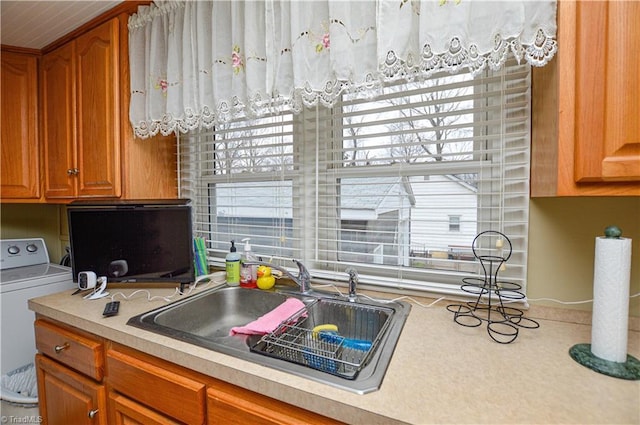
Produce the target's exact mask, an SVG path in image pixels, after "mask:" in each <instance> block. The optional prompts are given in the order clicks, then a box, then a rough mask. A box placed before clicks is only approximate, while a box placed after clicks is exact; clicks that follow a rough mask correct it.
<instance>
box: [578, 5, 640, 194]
mask: <svg viewBox="0 0 640 425" xmlns="http://www.w3.org/2000/svg"><path fill="white" fill-rule="evenodd" d="M576 8H577V9H576V12H577V13H576V18H577V26H576V28H577V30H576V31H577V33H576V108H575V110H576V121H577V124H576V127H575V130H576V135H575V137H576V142H577V143H576V151H575V160H576V163H575V180H576V182H579V183H582V182H591V181H596V182H599V181H640V29H638V23H640V2H634V1H607V2H602V1H598V2H577V3H576Z"/></svg>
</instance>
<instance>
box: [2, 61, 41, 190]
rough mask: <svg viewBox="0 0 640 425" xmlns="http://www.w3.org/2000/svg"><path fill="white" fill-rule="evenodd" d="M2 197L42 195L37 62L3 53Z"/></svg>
mask: <svg viewBox="0 0 640 425" xmlns="http://www.w3.org/2000/svg"><path fill="white" fill-rule="evenodd" d="M1 62H2V69H1V70H0V75H1V77H2V81H1V83H0V87H1V89H2V93H1V94H0V100H1V101H2V106H1V109H0V110H1V111H2V130H1V131H2V167H1V171H2V181H1V183H2V186H1V188H2V192H1V193H0V195H1V196H2V198H14V199H15V198H24V199H29V198H38V197H39V196H40V160H39V159H40V158H39V150H38V131H37V130H38V115H37V110H38V59H37V58H36V57H35V56H30V55H23V54H17V53H15V54H14V53H8V52H2V61H1Z"/></svg>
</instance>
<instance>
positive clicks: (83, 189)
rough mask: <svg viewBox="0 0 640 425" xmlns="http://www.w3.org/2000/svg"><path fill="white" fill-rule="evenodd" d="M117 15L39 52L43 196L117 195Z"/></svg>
mask: <svg viewBox="0 0 640 425" xmlns="http://www.w3.org/2000/svg"><path fill="white" fill-rule="evenodd" d="M118 37H119V21H118V19H117V18H114V19H111V20H109V21H107V22H105V23H104V24H102V25H100V26H98V27H97V28H95V29H93V30H91V31H89V32H87V33H85V34H83V35H81V36H80V37H78V38H77V39H75V40H73V41H71V42H69V43H67V44H65V45H64V46H62V47H60V48H58V49H56V50H55V51H53V52H51V53H49V54H47V55H45V56H44V58H43V64H42V76H41V81H42V100H43V102H42V103H43V108H42V116H43V131H42V133H43V145H44V169H45V197H47V198H76V197H78V198H83V197H119V196H120V194H121V191H122V185H121V180H120V179H121V174H120V131H119V129H120V116H119V114H118V108H117V106H118V105H119V102H118V100H119V92H118V89H119V85H118V78H119V72H118V67H119V57H118V51H119V38H118Z"/></svg>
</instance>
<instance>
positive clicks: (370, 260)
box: [180, 63, 530, 293]
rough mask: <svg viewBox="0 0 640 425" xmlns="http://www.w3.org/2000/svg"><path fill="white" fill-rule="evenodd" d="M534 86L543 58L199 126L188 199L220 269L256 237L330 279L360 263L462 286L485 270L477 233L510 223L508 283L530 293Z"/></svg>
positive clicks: (184, 167)
mask: <svg viewBox="0 0 640 425" xmlns="http://www.w3.org/2000/svg"><path fill="white" fill-rule="evenodd" d="M529 88H530V68H529V66H528V65H518V64H515V63H510V64H508V65H507V66H505V67H504V68H503V69H502V70H500V71H497V72H493V71H487V72H486V73H484V74H483V75H481V76H479V77H475V78H474V77H472V76H471V75H469V74H458V75H450V74H443V75H438V76H435V77H433V78H430V79H427V80H424V81H412V82H404V83H398V84H392V85H388V86H386V87H384V88H383V89H381V90H380V92H378V93H376V96H375V99H373V100H372V99H369V98H364V97H363V96H362V94H357V95H344V96H343V100H342V102H341V104H340V105H339V107H335V108H333V109H327V108H323V107H320V106H319V107H316V108H314V109H306V110H304V111H303V112H302V113H301V114H298V115H293V114H291V113H288V112H284V113H281V114H279V115H276V116H273V117H267V118H261V119H255V120H245V121H238V122H233V123H229V124H228V125H225V126H223V127H220V128H216V130H215V131H212V132H207V133H194V134H190V135H188V137H186V138H183V140H181V141H180V143H181V148H180V164H181V165H180V171H181V172H180V189H181V196H183V197H189V198H191V199H192V200H193V204H194V210H195V215H196V217H195V220H194V223H195V224H194V226H195V229H194V231H195V233H196V235H198V236H203V237H205V239H206V240H207V241H208V248H209V251H208V252H209V258H210V261H211V262H213V263H214V264H219V265H222V262H223V261H224V256H225V255H226V253H227V252H228V248H229V241H230V240H232V239H233V240H235V241H236V242H239V241H240V240H242V239H244V238H247V237H249V238H251V245H252V248H253V250H254V252H256V253H257V254H258V255H260V256H262V257H263V258H265V259H268V258H274V259H275V261H281V263H280V264H282V265H291V263H290V262H289V261H290V259H291V258H296V259H301V260H302V261H303V262H304V263H305V264H306V265H307V267H308V268H309V269H310V270H311V272H312V275H313V276H314V277H316V278H329V279H337V280H344V279H346V277H347V275H346V273H345V272H344V270H345V269H346V268H348V267H350V266H355V267H356V268H357V269H358V271H359V272H360V276H361V281H362V282H368V283H370V284H374V285H389V286H393V287H394V288H407V289H414V290H415V289H417V290H426V291H435V292H446V293H457V292H459V289H460V285H461V283H462V278H464V277H465V276H473V275H477V274H479V273H480V272H481V269H480V267H479V263H478V262H477V261H475V259H474V257H473V252H472V246H471V245H472V242H473V239H474V238H475V236H476V235H477V234H478V233H480V232H482V231H485V230H498V231H500V232H502V233H504V234H506V235H507V236H508V237H509V238H510V240H511V243H512V245H513V248H514V252H513V254H512V257H511V259H510V260H509V263H508V264H507V270H505V271H504V272H501V277H502V278H503V279H507V280H509V281H513V282H516V283H518V284H520V285H522V286H523V287H524V279H525V277H526V247H527V230H528V229H527V225H528V199H529V192H528V188H529V181H528V176H529V143H530V136H529V117H530V99H529ZM237 246H238V247H239V248H238V249H239V250H241V245H240V244H239V243H238V244H237ZM497 255H499V254H497Z"/></svg>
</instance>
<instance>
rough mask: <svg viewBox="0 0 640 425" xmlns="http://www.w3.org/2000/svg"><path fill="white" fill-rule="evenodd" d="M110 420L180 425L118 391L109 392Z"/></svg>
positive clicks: (123, 424)
mask: <svg viewBox="0 0 640 425" xmlns="http://www.w3.org/2000/svg"><path fill="white" fill-rule="evenodd" d="M109 420H110V421H111V423H112V424H113V425H178V424H180V422H176V421H174V420H172V419H169V418H167V417H166V416H163V415H161V414H159V413H157V412H155V411H153V410H151V409H149V408H147V407H145V406H143V405H142V404H139V403H136V402H135V401H133V400H131V399H129V398H127V397H125V396H123V395H121V394H116V393H110V394H109Z"/></svg>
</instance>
